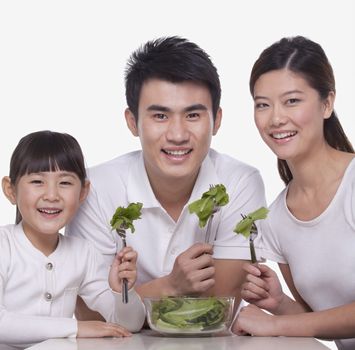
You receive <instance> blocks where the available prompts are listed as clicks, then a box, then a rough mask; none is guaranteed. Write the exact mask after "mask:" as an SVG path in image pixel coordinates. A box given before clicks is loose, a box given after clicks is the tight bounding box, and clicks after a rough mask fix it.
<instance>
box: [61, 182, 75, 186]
mask: <svg viewBox="0 0 355 350" xmlns="http://www.w3.org/2000/svg"><path fill="white" fill-rule="evenodd" d="M60 184H61V185H62V186H71V185H72V184H73V183H72V182H71V181H61V182H60Z"/></svg>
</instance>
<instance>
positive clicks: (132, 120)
mask: <svg viewBox="0 0 355 350" xmlns="http://www.w3.org/2000/svg"><path fill="white" fill-rule="evenodd" d="M124 116H125V118H126V123H127V126H128V129H129V130H130V131H131V133H132V135H133V136H139V134H138V127H137V121H136V117H135V116H134V114H133V113H132V112H131V110H130V109H129V108H126V110H125V112H124Z"/></svg>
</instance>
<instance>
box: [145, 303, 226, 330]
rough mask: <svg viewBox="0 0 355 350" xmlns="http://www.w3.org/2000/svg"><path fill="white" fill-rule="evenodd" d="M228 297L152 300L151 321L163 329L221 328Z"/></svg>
mask: <svg viewBox="0 0 355 350" xmlns="http://www.w3.org/2000/svg"><path fill="white" fill-rule="evenodd" d="M230 306H231V302H230V300H229V299H228V298H225V299H223V298H215V297H210V298H205V299H199V298H186V297H185V298H179V297H167V298H163V299H159V300H155V301H154V300H153V301H152V315H151V318H152V320H151V321H152V323H153V324H154V325H155V326H156V327H157V328H159V329H160V330H163V331H164V330H165V331H173V330H175V331H190V332H195V331H201V330H213V329H218V328H221V327H222V326H223V324H224V322H225V318H226V315H227V314H228V312H229V309H230Z"/></svg>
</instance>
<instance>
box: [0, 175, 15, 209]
mask: <svg viewBox="0 0 355 350" xmlns="http://www.w3.org/2000/svg"><path fill="white" fill-rule="evenodd" d="M2 191H3V192H4V195H5V196H6V198H7V199H8V200H9V201H10V202H11V204H14V205H15V204H16V191H15V186H14V185H13V184H12V182H11V179H10V177H8V176H4V177H3V178H2Z"/></svg>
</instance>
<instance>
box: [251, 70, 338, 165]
mask: <svg viewBox="0 0 355 350" xmlns="http://www.w3.org/2000/svg"><path fill="white" fill-rule="evenodd" d="M333 102H334V93H330V94H329V96H328V97H327V99H325V100H321V98H320V95H319V93H318V91H316V90H315V89H313V88H312V87H311V86H310V85H309V84H308V82H307V81H306V80H305V79H304V78H303V77H302V76H301V75H299V74H296V73H294V72H292V71H290V70H287V69H280V70H273V71H270V72H268V73H265V74H263V75H261V76H260V78H259V79H258V80H257V81H256V83H255V86H254V118H255V123H256V126H257V128H258V130H259V133H260V135H261V137H262V138H263V140H264V141H265V143H266V144H267V145H268V146H269V147H270V148H271V150H272V151H273V152H274V153H275V154H276V155H277V157H278V158H280V159H284V160H296V159H298V158H299V157H302V156H303V157H305V156H307V155H310V154H312V150H317V149H319V147H321V146H322V145H324V144H325V142H326V141H325V139H324V134H323V123H324V119H326V118H329V117H330V115H331V113H332V111H333Z"/></svg>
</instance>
